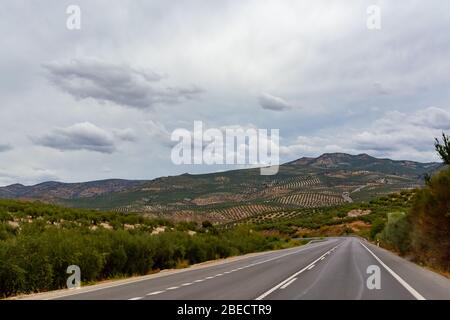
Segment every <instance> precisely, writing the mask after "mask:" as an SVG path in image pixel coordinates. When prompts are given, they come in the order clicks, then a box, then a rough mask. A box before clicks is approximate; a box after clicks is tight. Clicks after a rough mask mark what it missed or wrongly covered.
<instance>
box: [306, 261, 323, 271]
mask: <svg viewBox="0 0 450 320" xmlns="http://www.w3.org/2000/svg"><path fill="white" fill-rule="evenodd" d="M320 260H322V259H320ZM315 266H316V265H315V264H313V265H312V266H309V268H308V269H307V270H311V269H312V268H314V267H315Z"/></svg>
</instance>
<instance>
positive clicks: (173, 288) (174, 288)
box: [166, 287, 179, 290]
mask: <svg viewBox="0 0 450 320" xmlns="http://www.w3.org/2000/svg"><path fill="white" fill-rule="evenodd" d="M178 288H179V287H170V288H167V289H166V290H176V289H178Z"/></svg>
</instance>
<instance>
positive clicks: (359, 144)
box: [281, 107, 450, 162]
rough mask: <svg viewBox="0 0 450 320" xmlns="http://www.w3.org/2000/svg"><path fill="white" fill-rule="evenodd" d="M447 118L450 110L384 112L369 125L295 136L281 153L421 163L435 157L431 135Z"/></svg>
mask: <svg viewBox="0 0 450 320" xmlns="http://www.w3.org/2000/svg"><path fill="white" fill-rule="evenodd" d="M447 117H450V110H446V109H442V108H435V107H431V108H426V109H424V110H420V111H417V112H415V113H412V114H405V113H401V112H398V111H393V112H388V113H386V114H385V115H384V116H383V117H381V118H380V119H378V120H376V121H375V122H374V123H373V124H372V125H371V126H370V127H368V128H366V129H364V130H361V131H357V130H342V129H341V130H339V131H338V132H335V133H334V134H330V133H328V134H327V135H321V136H313V137H305V136H300V137H298V138H297V139H296V140H295V141H294V143H292V144H290V145H287V146H283V147H282V148H281V151H282V154H284V155H286V156H290V157H293V156H294V157H299V156H315V155H319V154H321V153H325V152H347V153H353V154H357V153H369V154H371V155H374V156H378V157H390V158H394V159H413V160H419V161H425V162H431V161H436V160H438V157H437V155H436V153H435V152H434V144H433V143H434V138H435V137H439V136H440V134H441V132H442V130H443V129H445V128H446V126H447V125H448V123H447V122H442V123H441V124H440V119H446V118H447Z"/></svg>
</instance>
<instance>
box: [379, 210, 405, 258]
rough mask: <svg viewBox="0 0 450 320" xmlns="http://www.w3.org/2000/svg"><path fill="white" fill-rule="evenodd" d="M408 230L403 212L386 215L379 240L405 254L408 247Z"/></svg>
mask: <svg viewBox="0 0 450 320" xmlns="http://www.w3.org/2000/svg"><path fill="white" fill-rule="evenodd" d="M410 229H411V226H410V223H409V221H408V219H407V215H406V214H405V213H404V212H391V213H388V222H387V224H386V226H385V228H384V230H383V231H382V232H381V234H380V240H382V241H383V242H385V243H386V244H387V245H388V246H390V247H393V248H394V249H395V250H397V251H398V252H400V253H402V254H405V253H406V252H407V251H408V250H409V246H410Z"/></svg>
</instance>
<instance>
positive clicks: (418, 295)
mask: <svg viewBox="0 0 450 320" xmlns="http://www.w3.org/2000/svg"><path fill="white" fill-rule="evenodd" d="M359 243H361V245H362V246H363V247H364V248H366V250H367V251H369V252H370V254H372V255H373V256H374V258H375V259H377V261H378V262H379V263H380V264H381V265H382V266H383V267H384V268H385V269H386V270H387V271H388V272H389V273H390V274H391V275H392V276H393V277H394V278H395V279H396V280H397V281H398V282H400V284H401V285H402V286H403V287H405V289H406V290H408V291H409V293H411V294H412V295H413V296H414V298H416V299H417V300H426V299H425V297H424V296H422V295H421V294H420V293H418V292H417V291H416V290H415V289H414V288H413V287H411V286H410V285H409V284H408V283H407V282H406V281H405V280H403V279H402V278H401V277H400V276H399V275H398V274H396V273H395V272H394V271H393V270H392V269H391V268H389V267H388V266H387V265H386V264H385V263H384V262H383V261H381V259H380V258H378V257H377V256H376V255H375V253H373V252H372V251H371V250H370V249H369V248H367V247H366V246H365V245H364V244H363V243H362V242H361V241H360V242H359Z"/></svg>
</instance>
